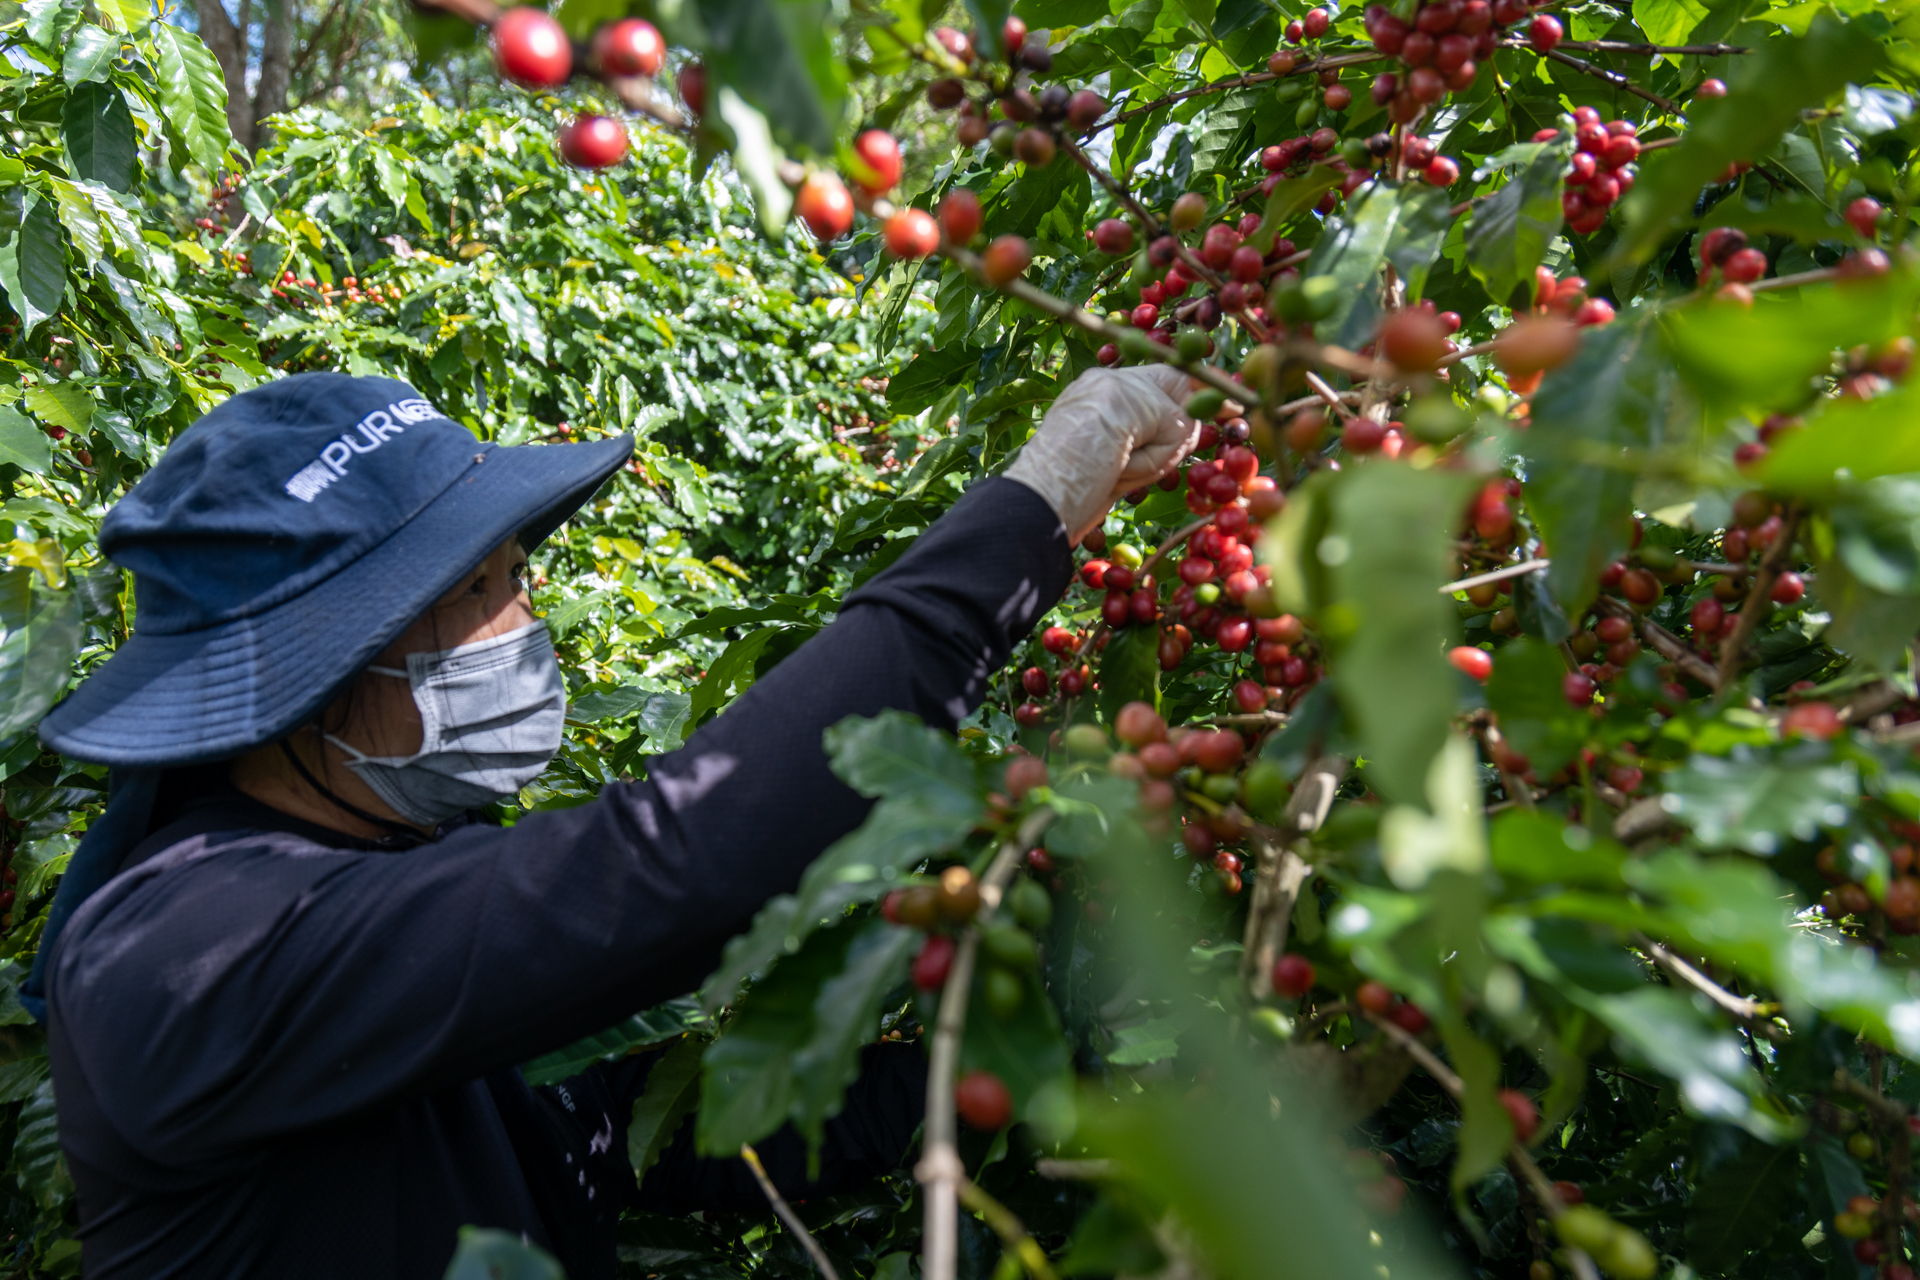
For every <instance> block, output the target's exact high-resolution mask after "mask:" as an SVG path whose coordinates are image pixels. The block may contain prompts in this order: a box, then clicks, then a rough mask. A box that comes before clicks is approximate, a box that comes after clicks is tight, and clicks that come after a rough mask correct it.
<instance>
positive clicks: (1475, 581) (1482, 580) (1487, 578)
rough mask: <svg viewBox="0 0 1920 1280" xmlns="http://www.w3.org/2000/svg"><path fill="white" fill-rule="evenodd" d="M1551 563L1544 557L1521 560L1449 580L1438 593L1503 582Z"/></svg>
mask: <svg viewBox="0 0 1920 1280" xmlns="http://www.w3.org/2000/svg"><path fill="white" fill-rule="evenodd" d="M1552 563H1553V561H1551V560H1545V559H1541V560H1522V561H1521V562H1520V563H1519V564H1510V565H1507V566H1505V567H1504V568H1500V569H1493V570H1490V571H1489V572H1487V573H1476V574H1474V575H1473V576H1472V577H1471V578H1462V579H1460V580H1459V581H1458V582H1449V583H1448V584H1447V585H1446V586H1444V587H1441V588H1440V594H1441V595H1443V596H1450V595H1452V594H1453V593H1454V592H1456V591H1469V590H1472V589H1473V588H1474V587H1484V586H1486V585H1487V584H1488V583H1489V582H1505V581H1506V580H1507V579H1508V578H1524V577H1526V576H1527V575H1528V574H1530V573H1537V572H1539V571H1540V570H1542V569H1545V568H1546V567H1547V566H1548V565H1550V564H1552Z"/></svg>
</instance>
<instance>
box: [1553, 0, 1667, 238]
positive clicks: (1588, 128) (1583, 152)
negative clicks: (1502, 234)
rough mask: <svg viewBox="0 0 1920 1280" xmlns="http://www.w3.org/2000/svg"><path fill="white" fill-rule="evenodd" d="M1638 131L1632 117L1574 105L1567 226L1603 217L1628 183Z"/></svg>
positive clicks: (1584, 225)
mask: <svg viewBox="0 0 1920 1280" xmlns="http://www.w3.org/2000/svg"><path fill="white" fill-rule="evenodd" d="M1541 16H1542V17H1543V18H1544V17H1547V15H1545V14H1542V15H1541ZM1547 20H1548V21H1552V19H1551V18H1548V19H1547ZM1561 132H1562V130H1560V129H1557V128H1554V129H1542V130H1540V131H1539V132H1538V133H1536V134H1534V135H1533V140H1534V141H1535V142H1552V141H1553V140H1555V139H1556V138H1558V137H1560V135H1561ZM1638 135H1639V127H1638V126H1637V125H1635V124H1634V123H1633V121H1631V120H1606V121H1602V120H1601V119H1600V113H1599V112H1598V111H1596V110H1594V109H1593V108H1592V107H1576V108H1574V112H1573V139H1574V152H1573V158H1572V160H1570V161H1569V162H1568V168H1567V176H1566V184H1565V186H1564V188H1563V189H1562V191H1561V194H1560V212H1561V213H1562V214H1564V215H1565V217H1566V220H1567V226H1568V228H1569V229H1570V230H1572V231H1573V232H1575V233H1576V234H1578V235H1583V236H1584V235H1591V234H1592V233H1593V232H1595V231H1598V230H1599V229H1600V227H1601V224H1603V223H1604V222H1606V220H1607V210H1609V209H1611V208H1613V206H1614V205H1615V204H1616V203H1618V202H1619V199H1620V197H1621V196H1623V195H1625V194H1627V192H1629V191H1631V190H1632V189H1633V178H1634V167H1633V165H1634V161H1636V160H1638V159H1639V158H1640V138H1639V136H1638Z"/></svg>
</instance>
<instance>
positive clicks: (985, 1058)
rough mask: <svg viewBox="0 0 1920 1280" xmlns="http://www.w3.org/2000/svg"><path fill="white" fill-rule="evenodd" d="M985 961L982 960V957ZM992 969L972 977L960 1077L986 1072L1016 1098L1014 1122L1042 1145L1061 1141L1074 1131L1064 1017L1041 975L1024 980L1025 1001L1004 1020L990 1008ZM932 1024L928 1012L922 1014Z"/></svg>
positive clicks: (1070, 1058) (980, 969)
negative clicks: (1062, 1027)
mask: <svg viewBox="0 0 1920 1280" xmlns="http://www.w3.org/2000/svg"><path fill="white" fill-rule="evenodd" d="M982 959H983V961H984V957H983V958H982ZM987 969H988V966H987V965H986V964H985V963H982V964H981V965H979V966H978V967H977V968H975V970H974V972H973V994H972V995H971V996H970V997H969V998H968V1005H967V1009H968V1013H967V1029H966V1038H965V1039H964V1040H962V1041H961V1042H960V1073H961V1074H962V1075H964V1074H966V1073H967V1072H969V1071H987V1072H991V1073H992V1074H994V1075H996V1076H999V1077H1000V1081H1001V1083H1002V1084H1004V1085H1006V1086H1007V1092H1009V1093H1011V1094H1012V1095H1013V1114H1014V1117H1015V1118H1016V1119H1020V1120H1025V1121H1027V1122H1028V1123H1029V1124H1032V1125H1034V1126H1035V1127H1036V1128H1037V1129H1038V1130H1039V1131H1040V1133H1041V1134H1042V1135H1043V1138H1042V1140H1043V1141H1047V1140H1049V1139H1052V1140H1059V1139H1061V1138H1064V1137H1065V1136H1066V1133H1065V1132H1061V1131H1062V1130H1063V1129H1064V1130H1066V1131H1067V1132H1071V1130H1072V1128H1073V1123H1072V1120H1073V1070H1072V1067H1073V1051H1072V1050H1071V1049H1070V1048H1069V1047H1068V1046H1067V1041H1066V1037H1065V1036H1063V1035H1061V1033H1060V1015H1059V1013H1058V1012H1057V1011H1056V1010H1055V1009H1054V1007H1053V1001H1052V1000H1051V999H1049V998H1048V996H1047V991H1046V987H1045V986H1044V984H1043V983H1042V981H1041V978H1040V975H1039V974H1037V973H1029V974H1022V975H1020V980H1021V982H1023V983H1024V984H1025V985H1026V998H1025V999H1023V1000H1022V1001H1021V1002H1020V1007H1019V1008H1018V1009H1016V1010H1014V1011H1013V1012H1012V1013H1011V1014H1010V1015H1008V1016H1006V1017H997V1016H995V1015H994V1014H993V1012H992V1011H990V1010H989V1009H988V1008H987V996H986V980H987ZM924 1017H925V1020H926V1022H927V1023H928V1024H929V1025H931V1024H932V1022H933V1012H932V1009H931V1008H930V1007H928V1008H926V1012H925V1014H924Z"/></svg>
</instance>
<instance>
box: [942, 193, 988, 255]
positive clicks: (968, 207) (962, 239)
mask: <svg viewBox="0 0 1920 1280" xmlns="http://www.w3.org/2000/svg"><path fill="white" fill-rule="evenodd" d="M940 229H941V230H942V231H944V232H946V234H947V240H948V242H949V243H952V244H957V245H966V244H968V243H969V242H971V241H972V240H973V238H974V237H975V236H977V235H979V234H980V197H979V196H977V195H975V194H974V193H973V192H971V191H969V190H968V189H967V188H965V187H956V188H955V189H954V190H952V191H950V192H948V193H947V198H946V199H944V200H942V201H941V202H940Z"/></svg>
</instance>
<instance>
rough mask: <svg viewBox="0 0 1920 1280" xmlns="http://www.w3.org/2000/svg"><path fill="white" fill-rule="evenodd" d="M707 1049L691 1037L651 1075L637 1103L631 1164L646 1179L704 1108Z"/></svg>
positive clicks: (630, 1128) (632, 1124)
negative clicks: (702, 1061)
mask: <svg viewBox="0 0 1920 1280" xmlns="http://www.w3.org/2000/svg"><path fill="white" fill-rule="evenodd" d="M705 1049H706V1046H705V1045H704V1044H703V1043H702V1042H701V1041H699V1040H698V1039H696V1038H694V1037H693V1036H687V1037H685V1038H684V1039H682V1040H681V1041H680V1042H679V1043H677V1044H675V1045H674V1046H673V1047H672V1048H671V1049H668V1050H667V1051H666V1053H664V1054H662V1055H661V1057H660V1060H659V1061H658V1062H656V1063H654V1064H653V1067H652V1069H651V1070H649V1071H648V1072H647V1084H646V1088H645V1089H643V1090H642V1091H641V1093H640V1096H639V1097H637V1098H635V1099H634V1100H633V1117H632V1119H631V1120H630V1121H629V1122H628V1124H627V1161H628V1163H629V1164H631V1165H632V1166H633V1176H634V1177H635V1178H637V1179H644V1178H645V1177H646V1176H647V1170H648V1169H651V1168H652V1167H653V1166H654V1165H655V1164H656V1163H658V1162H659V1159H660V1157H661V1155H662V1154H663V1153H664V1152H665V1151H666V1149H667V1144H668V1143H670V1142H672V1141H673V1138H674V1135H675V1134H676V1133H678V1132H679V1130H680V1125H681V1123H682V1122H683V1121H685V1120H686V1118H687V1117H688V1116H690V1115H692V1114H693V1112H694V1108H696V1107H698V1106H699V1105H700V1059H701V1055H702V1053H703V1052H704V1051H705Z"/></svg>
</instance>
